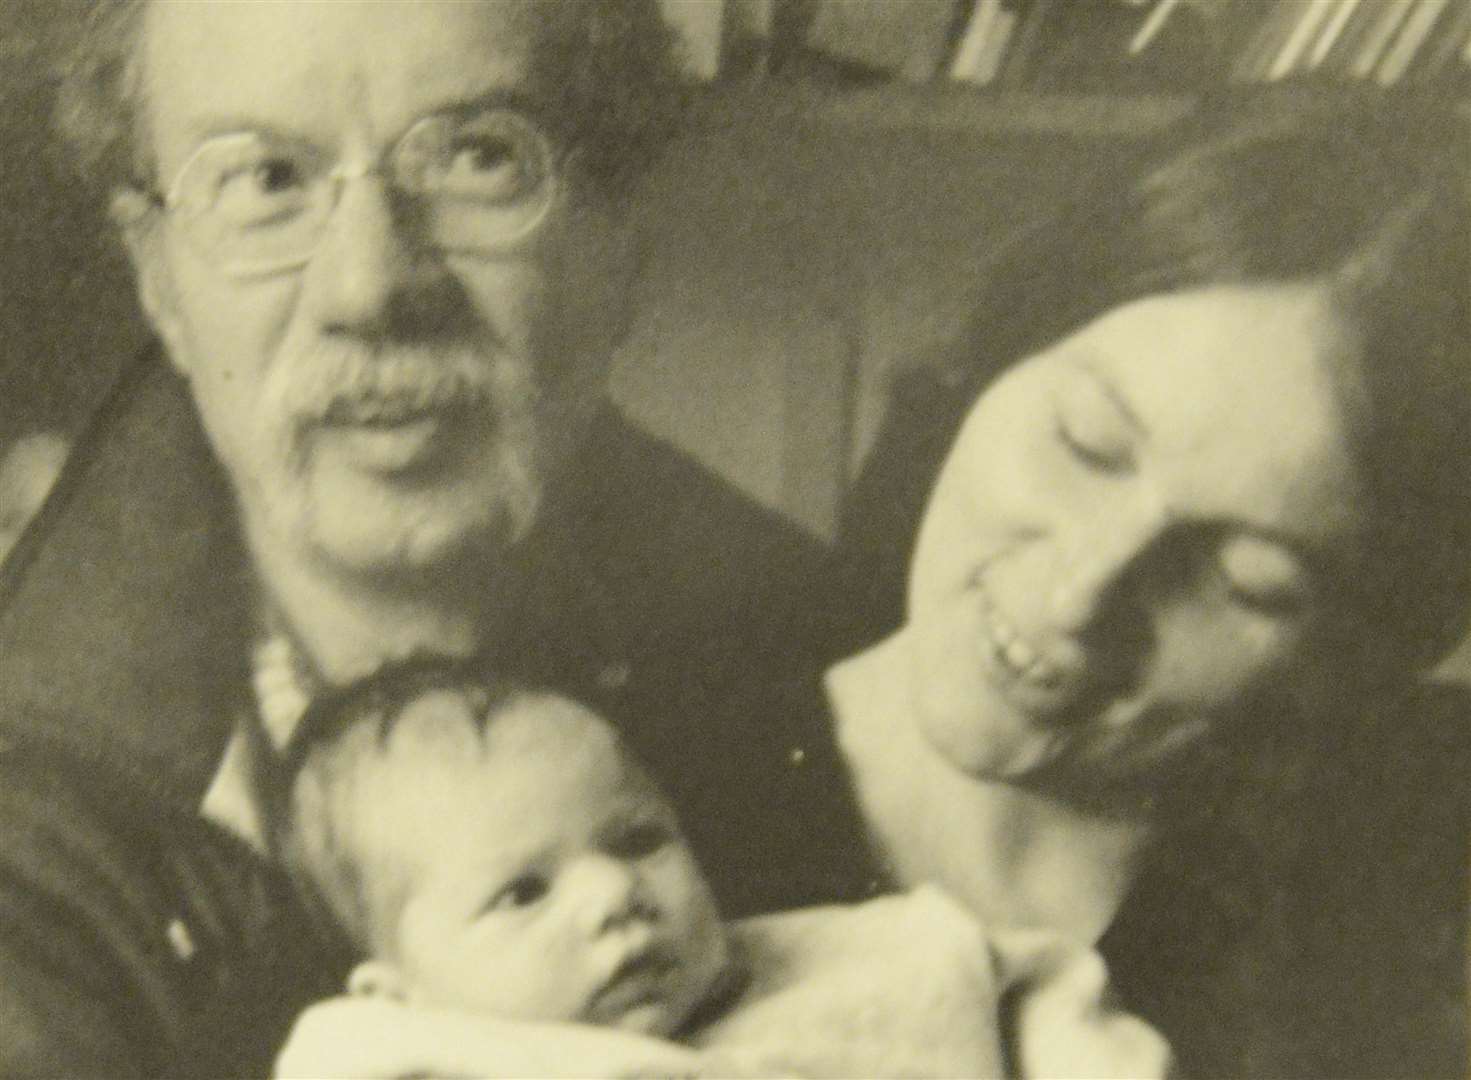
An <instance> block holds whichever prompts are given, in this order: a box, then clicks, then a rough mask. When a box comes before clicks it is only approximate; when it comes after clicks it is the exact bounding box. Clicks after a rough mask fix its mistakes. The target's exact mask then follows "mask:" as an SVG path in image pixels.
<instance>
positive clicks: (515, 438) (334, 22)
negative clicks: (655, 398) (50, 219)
mask: <svg viewBox="0 0 1471 1080" xmlns="http://www.w3.org/2000/svg"><path fill="white" fill-rule="evenodd" d="M545 15H546V10H545V8H543V9H542V10H541V11H540V12H538V11H537V5H536V4H523V3H518V2H514V0H511V2H497V3H493V4H492V3H420V2H403V3H399V2H381V0H379V2H363V3H358V2H345V0H339V2H334V3H269V4H265V3H248V2H226V3H209V4H193V3H153V4H151V6H150V8H149V11H148V14H147V19H146V24H145V31H144V43H143V50H144V52H143V58H144V69H143V70H144V80H145V96H146V105H147V113H146V120H147V127H146V132H147V136H148V138H149V139H151V150H152V153H153V155H154V159H155V161H156V163H157V175H158V177H159V183H160V185H161V188H162V190H163V191H164V192H165V193H167V194H169V195H171V196H178V195H179V194H180V193H181V189H182V193H183V194H184V195H186V196H188V198H186V199H184V200H183V201H179V200H178V199H174V201H173V204H172V206H171V208H170V209H169V210H168V211H165V212H162V213H155V214H151V215H149V216H148V217H147V218H146V219H145V220H144V221H143V222H142V223H141V224H137V225H135V226H133V227H132V228H131V230H130V237H129V239H130V245H131V248H132V250H133V253H134V256H135V261H136V263H137V265H138V269H139V272H140V286H141V293H142V296H143V300H144V304H145V307H146V308H147V309H148V312H149V314H150V316H151V317H152V319H153V321H154V323H155V325H156V326H157V328H158V330H159V331H160V333H161V335H162V337H163V338H164V340H165V342H166V344H167V346H168V348H169V351H170V354H171V356H172V358H173V360H174V362H175V364H176V365H177V366H178V367H179V369H180V370H181V371H182V372H183V373H184V374H185V375H186V376H187V377H188V379H189V381H190V385H191V388H192V391H193V395H194V398H195V401H196V403H197V405H198V407H199V411H200V414H201V416H202V418H203V422H204V425H205V428H206V430H207V431H208V433H209V435H210V438H211V440H212V442H213V444H214V446H215V448H216V451H217V452H218V454H219V456H220V457H221V459H222V460H223V461H224V463H225V465H226V466H227V468H228V470H229V472H230V474H231V476H232V478H233V480H234V483H235V486H236V489H237V491H238V493H239V496H240V503H241V507H242V510H243V513H244V518H245V523H246V528H247V532H248V533H249V535H250V538H251V540H252V542H253V543H254V544H256V545H257V546H258V547H259V546H260V545H266V546H267V547H269V548H272V549H274V550H276V551H282V550H285V551H288V552H294V553H295V556H296V557H305V558H306V559H308V560H309V561H312V562H315V563H317V564H318V565H321V566H322V567H324V568H325V569H327V570H328V571H332V572H342V571H346V572H350V573H362V572H366V573H369V574H393V573H398V572H403V571H409V572H412V571H416V570H422V569H425V568H431V567H435V566H439V565H442V564H444V563H445V562H446V561H447V560H450V559H453V558H456V557H457V556H460V555H463V554H466V553H473V552H476V551H493V550H494V546H495V545H497V544H502V543H504V542H506V541H507V540H508V539H510V538H513V537H515V536H516V535H518V534H519V533H520V532H521V531H524V528H525V527H526V526H527V525H528V524H529V522H530V520H531V518H532V516H533V515H534V513H535V511H536V507H537V504H538V501H539V498H540V495H541V492H542V489H543V486H544V483H545V479H546V475H547V473H548V472H549V471H550V470H552V469H554V468H555V467H556V465H557V463H558V461H559V460H561V459H562V458H564V457H565V455H566V453H567V452H568V451H569V450H570V449H571V448H572V446H573V445H574V444H575V441H576V438H577V431H578V430H579V427H580V426H581V423H582V422H583V421H584V420H585V418H586V416H587V410H588V408H589V406H590V405H591V404H592V403H593V402H595V401H596V399H597V398H598V396H599V395H600V393H601V389H602V383H603V378H604V374H605V369H606V364H607V360H608V355H609V353H610V351H611V349H612V347H613V346H614V345H615V344H616V341H617V338H618V336H619V334H620V332H621V329H622V326H623V322H624V319H625V316H626V312H625V302H626V295H627V284H628V276H629V274H630V272H631V270H630V266H631V261H632V260H631V258H630V257H629V245H628V243H627V238H626V236H625V234H624V230H623V229H622V228H621V225H620V221H619V219H618V216H617V214H616V212H613V211H612V210H611V209H610V208H608V207H606V206H605V205H604V204H603V203H601V202H600V201H599V200H598V198H597V196H596V195H595V193H592V192H588V191H584V190H581V189H579V188H578V187H577V186H575V185H574V184H573V183H572V182H571V181H570V180H569V178H568V176H567V175H566V173H567V169H566V168H564V166H565V165H566V159H565V157H564V156H563V154H564V148H562V147H559V146H558V145H557V144H556V141H555V139H553V138H551V137H550V136H548V137H547V138H546V139H545V140H543V139H542V137H541V133H542V132H544V130H545V128H544V127H543V126H540V125H539V124H538V122H536V121H535V120H533V119H532V114H534V113H535V110H536V105H537V99H536V93H535V90H534V81H535V80H534V78H533V76H534V75H535V74H536V73H534V72H533V71H532V68H531V57H532V51H533V45H534V41H535V34H536V33H537V31H538V27H539V25H540V20H542V19H544V17H545ZM425 117H434V118H435V119H432V120H430V121H429V124H428V125H427V129H426V127H420V128H419V129H418V130H419V131H420V132H422V131H425V130H428V131H429V132H430V136H429V138H428V139H427V145H428V146H429V149H428V150H426V149H425V146H426V141H425V140H422V139H420V140H419V141H417V142H416V141H415V139H416V136H413V135H411V136H410V138H409V140H408V141H407V142H404V143H401V142H400V140H401V139H402V138H403V136H404V135H405V133H406V132H409V131H411V130H412V129H414V128H415V125H416V123H418V122H420V121H421V120H423V119H424V118H425ZM467 117H469V118H472V121H473V122H472V123H471V126H470V127H469V128H468V129H464V128H463V127H461V126H457V125H463V124H464V122H465V120H466V118H467ZM478 117H489V119H488V120H487V122H486V124H480V121H479V120H478V119H473V118H478ZM477 124H479V125H480V126H476V125H477ZM467 132H468V133H467ZM436 140H437V141H436ZM262 147H265V148H266V149H265V150H264V151H263V150H262V149H261V148H262ZM538 151H542V152H544V153H543V156H542V157H538V156H537V152H538ZM435 153H438V154H439V159H438V160H439V165H441V166H442V168H440V169H439V171H438V172H435V173H433V176H434V177H435V178H437V179H436V180H435V182H438V183H442V184H445V185H448V186H449V187H450V188H452V189H454V190H461V188H457V187H456V185H461V187H462V188H463V190H464V191H469V192H470V193H472V194H475V195H478V196H483V197H482V198H480V200H479V201H478V202H477V201H476V200H474V199H472V200H470V201H469V202H461V203H458V204H456V205H455V206H453V207H451V208H450V209H449V210H445V209H444V207H442V206H438V205H436V204H435V203H434V200H433V199H432V198H425V197H424V191H423V190H415V189H414V188H413V184H412V183H409V184H408V185H405V184H403V183H401V181H403V180H404V178H406V177H407V178H409V179H410V180H411V181H413V179H414V178H415V177H419V176H422V175H425V173H424V170H425V168H428V166H425V165H424V162H425V161H430V162H431V163H432V162H433V160H434V154H435ZM237 158H238V162H237ZM201 161H203V162H204V163H205V164H204V165H203V166H201V164H200V162H201ZM334 168H336V169H339V170H340V171H339V172H338V174H337V178H336V179H330V178H329V179H325V180H323V178H324V177H331V175H332V170H333V169H334ZM191 170H192V175H189V174H190V172H191ZM431 172H432V169H431ZM186 175H188V179H187V181H183V180H181V177H182V176H186ZM201 175H202V176H203V177H204V179H205V182H204V183H201V182H200V178H201ZM313 179H314V180H315V185H314V184H313V183H312V181H313ZM405 187H407V188H408V190H405ZM308 191H310V192H314V193H315V195H314V196H313V197H314V198H316V202H315V203H312V205H314V206H316V207H318V208H321V207H329V208H330V209H327V210H325V211H324V212H323V213H322V214H321V215H320V218H319V219H318V226H317V227H316V228H315V229H309V230H307V233H308V235H309V239H310V242H309V243H303V242H301V238H300V235H299V234H298V232H294V231H293V230H294V229H296V226H295V225H291V226H290V227H287V225H286V224H283V223H289V222H290V221H291V219H290V218H287V217H285V216H284V214H285V213H286V212H287V211H283V214H282V215H277V214H276V213H275V210H274V209H273V208H274V207H277V206H278V202H277V200H280V202H279V205H280V206H283V207H288V208H289V207H292V206H296V205H298V204H296V203H294V202H293V201H292V200H294V199H296V198H297V196H298V194H299V193H302V192H308ZM334 191H335V193H336V197H335V202H334V201H333V197H332V194H331V193H332V192H334ZM527 192H529V193H530V194H526V193H527ZM323 193H326V197H325V198H322V197H321V196H322V194H323ZM211 200H213V202H211ZM308 201H310V200H308ZM523 203H524V204H526V205H527V206H529V207H530V209H525V207H524V206H523V205H522V204H523ZM205 205H209V206H210V207H211V209H210V211H209V213H205V214H202V213H201V212H200V207H202V206H205ZM241 207H243V208H244V209H243V210H240V208H241ZM485 207H489V208H490V209H489V210H486V209H485ZM222 208H223V209H222ZM508 208H509V209H508ZM237 210H239V212H240V216H239V218H237V219H230V218H228V216H227V215H228V214H229V213H235V212H237ZM289 212H291V213H294V212H296V211H295V210H290V211H289ZM222 215H226V216H222ZM487 215H488V216H487ZM496 215H499V216H496ZM225 221H229V222H230V224H229V225H228V227H226V225H225V224H223V222H225ZM241 222H244V223H245V224H244V225H242V224H241ZM472 236H473V237H475V240H474V242H466V241H465V238H466V237H472ZM283 252H284V253H285V254H284V257H283V254H282V253H283Z"/></svg>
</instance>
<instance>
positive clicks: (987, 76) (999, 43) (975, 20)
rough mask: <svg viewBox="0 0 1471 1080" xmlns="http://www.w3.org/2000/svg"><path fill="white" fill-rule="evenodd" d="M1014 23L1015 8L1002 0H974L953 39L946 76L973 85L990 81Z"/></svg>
mask: <svg viewBox="0 0 1471 1080" xmlns="http://www.w3.org/2000/svg"><path fill="white" fill-rule="evenodd" d="M1016 23H1017V13H1016V11H1015V10H1014V9H1013V8H1011V7H1008V6H1007V5H1006V4H1005V3H1004V2H1003V0H976V5H975V10H974V11H972V12H971V16H970V19H969V21H968V22H967V23H966V25H965V29H964V30H963V31H962V33H961V35H960V39H959V41H958V42H957V43H956V46H955V56H954V58H953V59H952V60H951V61H950V77H951V78H952V79H956V80H958V81H960V82H967V83H971V84H972V85H975V86H986V85H988V84H989V83H991V82H994V81H995V79H996V76H997V75H998V74H1000V72H1001V60H1002V57H1004V56H1005V55H1006V46H1007V44H1008V43H1009V42H1010V40H1011V35H1012V34H1013V33H1014V32H1015V31H1016Z"/></svg>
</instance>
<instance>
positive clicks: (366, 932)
mask: <svg viewBox="0 0 1471 1080" xmlns="http://www.w3.org/2000/svg"><path fill="white" fill-rule="evenodd" d="M438 692H445V693H449V694H453V695H456V696H458V697H459V698H461V699H463V700H464V701H465V703H466V704H467V705H468V706H469V708H468V709H467V712H468V718H469V721H470V723H471V724H472V725H473V726H474V731H475V734H476V735H477V736H478V737H480V738H482V739H483V738H484V737H485V735H486V734H487V732H488V731H489V730H490V728H491V727H492V726H493V725H494V723H495V721H496V720H497V719H498V718H499V717H501V716H503V715H504V714H505V713H506V711H507V709H508V708H509V707H510V706H511V705H513V704H515V703H516V702H519V701H524V700H526V699H527V698H529V697H537V696H542V695H551V694H554V693H555V691H552V690H549V689H545V688H542V687H539V686H537V685H535V684H533V683H531V682H522V681H517V680H514V679H510V678H505V677H497V676H488V675H487V674H486V673H485V672H483V671H482V670H480V669H479V668H478V667H477V666H475V665H474V664H472V663H469V662H466V661H461V660H456V659H452V658H447V657H442V656H437V655H416V656H414V657H411V658H409V659H407V660H402V661H396V662H391V663H389V664H386V665H384V666H383V667H381V668H379V669H378V670H377V671H376V672H374V673H373V674H372V675H370V676H367V677H366V678H363V679H359V680H357V681H356V682H352V683H349V684H347V685H345V686H343V687H340V688H337V689H334V690H330V691H328V692H326V693H323V694H322V695H321V696H319V697H318V698H316V699H315V700H314V701H313V702H312V704H311V705H310V707H309V708H308V709H307V711H306V713H305V714H304V715H303V717H302V719H301V722H300V723H299V724H298V725H297V728H296V731H295V732H294V733H293V736H292V738H291V740H290V741H289V742H288V743H287V745H286V747H285V748H284V750H283V751H282V752H281V753H280V754H279V755H278V756H277V757H276V759H275V761H274V763H273V765H272V766H271V767H270V769H269V770H268V771H267V772H266V773H265V774H264V775H262V777H261V782H260V785H259V786H260V789H261V791H260V794H261V799H260V802H261V805H262V807H263V808H264V811H265V813H264V817H265V824H266V831H267V833H268V836H269V840H270V844H271V847H272V849H273V850H274V852H275V854H276V855H277V856H278V857H279V858H280V859H281V861H282V863H283V864H284V865H285V866H286V868H287V870H288V871H289V872H290V873H291V875H292V876H293V878H294V879H295V881H296V883H297V886H298V888H300V889H301V890H302V893H303V895H304V898H305V899H306V901H307V902H308V904H309V905H310V906H311V907H312V908H313V909H314V911H315V913H316V914H317V915H318V916H319V917H320V918H321V919H322V920H323V921H324V923H325V924H326V926H327V927H329V928H330V929H331V930H332V931H333V932H334V933H337V934H340V935H345V936H346V937H347V939H348V942H347V943H348V944H349V946H350V947H351V949H352V950H354V951H356V952H357V953H359V954H360V955H370V954H372V953H373V952H374V943H375V941H376V940H377V939H378V935H377V930H378V929H379V928H380V927H381V926H382V925H383V911H382V908H383V906H384V898H383V897H382V896H381V895H377V896H375V894H374V891H372V890H370V889H369V888H368V887H367V878H368V876H369V873H370V868H369V867H368V866H367V865H366V861H367V860H366V858H365V852H364V851H363V850H362V844H361V842H360V840H359V839H358V838H356V837H355V836H354V835H352V829H353V826H354V825H355V824H356V822H354V821H353V820H345V819H344V817H343V815H342V814H341V813H340V810H341V806H342V803H343V800H345V799H346V798H348V797H349V796H350V794H351V792H352V790H353V786H354V785H355V784H356V783H357V781H358V778H359V776H360V775H361V766H362V764H363V761H364V757H365V754H366V753H367V752H369V751H373V750H383V749H384V748H386V746H387V744H388V741H389V739H390V737H391V736H392V735H393V732H394V731H395V729H396V728H397V726H398V724H399V722H400V720H402V718H403V717H404V715H405V714H406V712H407V711H408V709H409V707H410V706H411V705H412V704H413V703H414V702H416V701H418V700H420V699H422V698H423V697H424V696H425V695H427V694H430V693H438ZM379 876H380V877H381V876H382V875H379ZM389 884H390V883H386V882H383V881H376V882H375V885H374V890H377V892H378V893H381V892H382V890H383V889H384V888H387V887H389ZM401 884H402V883H401ZM388 906H390V907H392V908H395V909H396V908H397V906H398V902H397V901H392V902H390V903H389V904H388Z"/></svg>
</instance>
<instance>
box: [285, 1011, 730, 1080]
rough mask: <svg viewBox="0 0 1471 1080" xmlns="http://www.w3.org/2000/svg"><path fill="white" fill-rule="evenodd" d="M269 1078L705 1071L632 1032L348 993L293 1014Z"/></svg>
mask: <svg viewBox="0 0 1471 1080" xmlns="http://www.w3.org/2000/svg"><path fill="white" fill-rule="evenodd" d="M275 1075H276V1076H277V1077H302V1078H306V1077H324V1076H353V1077H361V1078H363V1080H405V1078H409V1077H425V1076H432V1077H445V1078H451V1077H480V1078H484V1080H491V1078H496V1077H525V1076H537V1077H548V1078H574V1077H606V1078H610V1080H653V1078H664V1077H669V1078H678V1077H695V1076H700V1075H705V1074H703V1073H702V1072H701V1071H700V1061H699V1056H698V1055H697V1054H696V1053H695V1052H694V1051H692V1050H688V1049H686V1048H684V1047H681V1046H676V1045H674V1044H673V1043H666V1042H661V1041H659V1040H657V1039H651V1038H646V1037H644V1036H641V1035H630V1034H627V1033H625V1032H620V1031H613V1030H610V1029H607V1028H595V1027H589V1026H585V1025H581V1024H544V1023H530V1022H522V1021H511V1020H497V1019H493V1018H488V1017H480V1016H474V1015H472V1014H469V1013H459V1012H447V1011H440V1010H437V1009H425V1008H416V1007H410V1006H407V1005H403V1004H401V1003H399V1002H396V1001H391V1000H387V999H384V998H374V997H363V996H347V997H337V998H330V999H328V1000H326V1001H322V1002H319V1003H317V1004H316V1005H313V1006H311V1007H310V1008H308V1009H307V1010H306V1011H304V1012H303V1013H302V1014H301V1015H300V1016H299V1017H297V1020H296V1024H295V1026H294V1027H293V1028H292V1030H291V1034H290V1035H289V1036H288V1038H287V1041H286V1046H285V1047H284V1048H283V1049H282V1051H281V1054H280V1056H279V1057H277V1059H276V1071H275Z"/></svg>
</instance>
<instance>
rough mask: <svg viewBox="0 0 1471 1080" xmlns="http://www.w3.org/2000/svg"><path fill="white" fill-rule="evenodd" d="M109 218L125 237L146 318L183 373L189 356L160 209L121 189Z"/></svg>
mask: <svg viewBox="0 0 1471 1080" xmlns="http://www.w3.org/2000/svg"><path fill="white" fill-rule="evenodd" d="M108 216H109V217H110V218H111V219H112V223H113V225H114V226H115V227H116V228H117V230H118V232H119V233H120V234H121V235H122V238H123V246H124V247H125V248H126V249H127V252H128V260H129V261H130V262H131V263H132V264H133V276H134V278H135V280H136V282H137V288H138V303H139V304H140V305H142V308H143V314H144V315H146V316H147V317H148V322H149V324H150V325H151V326H152V327H153V330H154V332H155V333H156V334H158V336H159V337H160V338H161V339H162V340H163V343H164V345H165V347H166V350H167V352H168V354H169V358H170V359H171V360H172V361H173V363H174V366H175V367H178V368H180V370H181V371H182V370H183V361H182V357H184V356H185V355H186V354H185V351H184V350H183V348H182V345H183V332H182V324H181V323H180V321H179V315H178V310H177V307H176V305H175V303H174V294H173V288H172V282H171V281H170V279H169V276H168V267H167V265H166V263H165V262H164V257H163V248H162V235H161V233H160V230H159V215H158V207H156V206H155V205H154V204H153V202H152V201H151V200H150V199H149V198H148V196H146V195H144V194H143V193H142V192H141V191H135V190H133V189H131V188H121V189H119V190H117V191H114V192H113V193H112V197H111V198H110V199H109V200H108Z"/></svg>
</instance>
